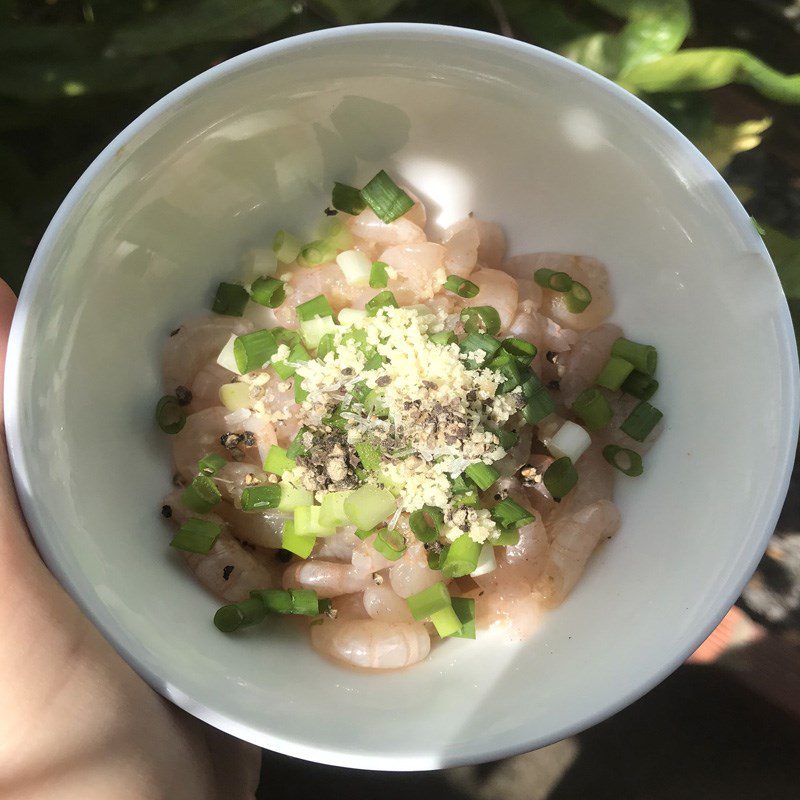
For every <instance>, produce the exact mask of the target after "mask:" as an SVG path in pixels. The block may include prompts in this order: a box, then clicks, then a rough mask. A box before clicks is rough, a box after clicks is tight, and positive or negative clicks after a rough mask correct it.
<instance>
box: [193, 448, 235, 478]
mask: <svg viewBox="0 0 800 800" xmlns="http://www.w3.org/2000/svg"><path fill="white" fill-rule="evenodd" d="M227 463H228V462H227V461H226V460H225V459H224V458H223V457H222V456H218V455H217V454H216V453H207V454H206V455H204V456H203V457H202V458H201V459H200V460H199V461H198V462H197V471H198V472H200V473H201V474H203V475H216V474H217V473H218V472H219V471H220V470H221V469H222V468H223V467H224V466H225V465H226V464H227Z"/></svg>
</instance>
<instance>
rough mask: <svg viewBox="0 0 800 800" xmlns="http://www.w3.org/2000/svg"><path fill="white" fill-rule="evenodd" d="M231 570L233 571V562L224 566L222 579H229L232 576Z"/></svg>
mask: <svg viewBox="0 0 800 800" xmlns="http://www.w3.org/2000/svg"><path fill="white" fill-rule="evenodd" d="M231 572H233V564H228V566H227V567H224V568H223V570H222V580H224V581H226V580H228V578H230V576H231Z"/></svg>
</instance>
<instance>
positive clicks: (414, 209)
mask: <svg viewBox="0 0 800 800" xmlns="http://www.w3.org/2000/svg"><path fill="white" fill-rule="evenodd" d="M402 188H403V191H404V192H405V193H406V194H407V195H408V196H409V197H410V198H411V199H412V200H413V201H414V205H413V206H411V208H410V209H409V210H408V211H406V213H405V214H403V219H407V220H408V221H409V222H413V223H414V224H415V225H416V226H418V227H420V228H424V227H425V223H426V222H427V221H428V212H427V211H426V209H425V204H424V203H423V202H422V200H420V199H419V197H417V195H415V194H414V192H412V191H411V189H409V188H408V187H407V186H403V187H402Z"/></svg>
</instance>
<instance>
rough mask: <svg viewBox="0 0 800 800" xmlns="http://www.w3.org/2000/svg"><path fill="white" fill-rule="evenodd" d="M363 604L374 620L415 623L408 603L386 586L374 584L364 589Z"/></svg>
mask: <svg viewBox="0 0 800 800" xmlns="http://www.w3.org/2000/svg"><path fill="white" fill-rule="evenodd" d="M363 604H364V608H365V609H366V611H367V614H368V615H369V616H370V617H372V619H381V620H383V621H384V622H413V621H414V617H413V616H412V615H411V611H410V610H409V608H408V603H406V601H405V600H404V599H403V598H402V597H400V596H399V595H397V594H395V593H394V592H393V591H392V589H391V587H389V586H387V585H386V584H382V585H380V586H378V585H377V584H373V585H372V586H369V587H367V588H366V589H364V597H363Z"/></svg>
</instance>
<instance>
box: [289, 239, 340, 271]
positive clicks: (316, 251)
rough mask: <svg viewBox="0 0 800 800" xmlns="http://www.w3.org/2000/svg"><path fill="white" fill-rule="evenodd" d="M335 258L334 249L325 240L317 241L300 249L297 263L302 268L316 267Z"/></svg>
mask: <svg viewBox="0 0 800 800" xmlns="http://www.w3.org/2000/svg"><path fill="white" fill-rule="evenodd" d="M335 258H336V248H335V247H333V245H331V244H330V242H328V241H327V240H326V239H317V240H315V241H313V242H309V243H308V244H306V245H303V247H301V248H300V255H299V256H298V258H297V263H298V264H301V265H302V266H304V267H318V266H319V265H320V264H326V263H327V262H328V261H333V260H334V259H335Z"/></svg>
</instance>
